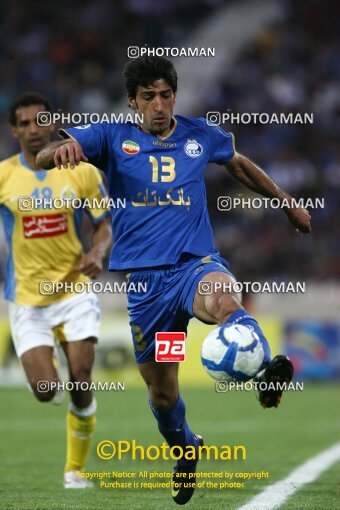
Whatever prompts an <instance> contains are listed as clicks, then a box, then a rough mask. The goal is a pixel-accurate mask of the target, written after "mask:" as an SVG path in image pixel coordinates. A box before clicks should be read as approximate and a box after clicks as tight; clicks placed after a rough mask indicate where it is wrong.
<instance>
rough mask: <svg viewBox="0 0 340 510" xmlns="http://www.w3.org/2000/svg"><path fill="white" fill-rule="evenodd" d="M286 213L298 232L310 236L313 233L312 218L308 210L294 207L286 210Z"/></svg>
mask: <svg viewBox="0 0 340 510" xmlns="http://www.w3.org/2000/svg"><path fill="white" fill-rule="evenodd" d="M285 212H286V214H287V216H288V219H289V221H290V223H291V224H292V225H293V227H295V228H296V230H297V231H298V232H301V233H302V234H309V233H310V232H311V231H312V227H311V219H312V218H311V215H310V214H309V212H308V211H307V209H303V208H302V207H292V208H288V209H286V211H285Z"/></svg>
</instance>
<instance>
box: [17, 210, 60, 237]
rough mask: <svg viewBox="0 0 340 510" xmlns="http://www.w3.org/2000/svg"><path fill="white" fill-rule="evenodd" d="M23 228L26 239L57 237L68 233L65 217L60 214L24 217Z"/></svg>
mask: <svg viewBox="0 0 340 510" xmlns="http://www.w3.org/2000/svg"><path fill="white" fill-rule="evenodd" d="M23 227H24V236H25V237H26V238H27V239H34V238H36V237H53V236H59V235H61V234H65V233H66V232H67V231H68V222H67V215H66V214H63V213H61V214H43V215H41V216H24V217H23Z"/></svg>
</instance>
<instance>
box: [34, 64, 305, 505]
mask: <svg viewBox="0 0 340 510" xmlns="http://www.w3.org/2000/svg"><path fill="white" fill-rule="evenodd" d="M124 77H125V79H126V86H127V95H128V100H129V104H130V106H131V107H132V108H134V109H135V110H136V111H137V113H138V114H140V115H142V116H143V123H142V124H140V125H136V124H133V123H127V124H123V123H122V124H119V123H114V124H109V123H102V124H94V125H85V126H81V127H77V128H70V129H66V130H62V131H61V135H62V136H63V137H64V140H63V141H59V142H54V143H53V144H51V145H50V146H48V147H47V148H45V149H44V150H42V151H41V152H40V153H39V155H38V157H37V162H38V165H39V166H40V167H41V168H51V167H54V166H55V165H56V166H58V167H59V168H61V167H64V168H67V167H68V164H69V165H70V167H71V168H74V167H75V165H78V164H79V162H80V161H89V162H91V163H92V164H94V165H95V166H97V167H98V168H101V169H102V170H104V172H105V173H106V174H107V177H108V182H109V194H110V196H111V197H113V199H115V200H116V199H117V198H124V199H126V208H125V209H114V210H113V211H112V228H113V237H114V240H115V244H114V248H113V250H112V253H111V257H110V266H109V269H110V270H112V271H117V270H125V271H126V272H127V273H128V274H129V276H128V278H129V280H130V281H131V282H134V283H138V282H143V283H147V292H146V293H140V294H139V293H132V292H131V293H129V295H128V310H129V316H130V325H131V331H132V336H133V341H134V346H135V353H136V359H137V363H138V367H139V370H140V373H141V375H142V377H143V379H144V380H145V382H146V384H147V386H148V389H149V401H150V407H151V410H152V412H153V414H154V416H155V418H156V420H157V422H158V428H159V430H160V432H161V433H162V434H163V436H164V438H165V439H166V441H167V442H168V444H169V445H170V446H175V445H177V446H181V447H182V448H183V449H185V447H186V446H188V445H190V446H194V447H198V446H200V445H201V444H203V441H202V438H201V437H200V436H198V435H196V434H194V433H193V432H192V431H191V429H190V427H189V425H188V423H187V421H186V419H185V405H184V402H183V400H182V398H181V396H180V393H179V388H178V363H157V362H156V361H155V334H156V332H159V331H186V330H187V325H188V322H189V320H190V318H192V317H194V316H195V317H197V318H198V319H199V320H201V321H202V322H205V323H209V324H221V325H222V324H228V325H229V324H236V323H239V324H242V325H245V326H251V327H252V328H253V329H254V330H255V331H256V333H257V334H258V335H259V337H260V338H261V341H262V343H263V346H264V350H265V360H264V363H263V366H262V367H261V378H262V379H263V380H265V381H267V382H269V381H273V380H276V381H290V380H291V377H292V374H293V368H292V364H291V362H290V361H289V360H288V358H286V357H285V356H276V357H275V358H274V359H273V360H271V358H270V350H269V346H268V343H267V340H266V338H265V337H264V334H263V332H262V330H261V328H260V326H259V325H258V323H257V322H256V320H255V319H254V318H253V317H251V316H250V315H249V314H248V313H247V312H246V310H245V309H244V308H243V307H242V305H241V302H240V299H239V297H238V296H237V295H235V294H233V293H232V292H229V293H226V292H223V291H222V290H221V291H219V292H215V293H212V294H210V295H201V294H200V293H199V292H198V284H199V282H200V281H205V280H208V281H211V282H226V283H232V282H233V281H234V277H233V275H232V273H231V272H230V271H229V265H228V263H227V262H226V261H225V260H224V259H223V258H221V257H220V255H219V253H218V252H217V251H216V249H215V247H214V240H213V233H212V229H211V226H210V221H209V216H208V212H207V203H206V190H205V184H204V177H203V174H204V169H205V167H206V165H207V164H208V163H211V162H213V163H217V164H220V165H224V166H225V167H226V168H227V170H228V171H229V172H230V173H231V175H232V176H233V177H235V178H236V179H237V180H238V181H240V182H241V183H243V184H244V185H245V186H247V187H248V188H250V189H251V190H254V191H256V192H258V193H260V194H262V195H263V196H265V197H272V198H278V199H279V200H283V199H285V200H288V201H289V200H290V197H289V196H288V195H287V193H285V192H284V191H282V190H281V189H280V188H279V187H278V186H277V185H276V184H275V183H274V182H273V181H272V180H271V179H270V178H269V177H268V176H267V175H266V174H265V172H264V171H263V170H261V169H260V168H259V167H258V166H257V165H255V164H254V163H253V162H251V161H250V160H249V159H248V158H246V157H245V156H243V155H241V154H240V153H238V152H237V151H236V149H235V145H234V137H233V135H232V134H231V133H225V132H224V131H222V130H221V129H220V128H219V127H217V126H208V125H207V124H206V122H205V120H204V119H202V118H191V117H182V116H180V115H174V114H173V110H174V105H175V101H176V92H177V74H176V71H175V69H174V67H173V65H172V63H171V62H170V61H168V60H167V59H165V58H161V57H141V58H138V59H135V60H133V61H131V62H129V63H128V64H127V65H126V67H125V70H124ZM284 212H285V213H286V215H287V216H288V219H289V221H290V223H291V224H292V225H293V226H294V227H295V228H296V229H297V230H299V231H300V232H302V233H308V232H310V229H311V227H310V216H309V214H308V212H307V211H306V210H304V209H301V208H285V209H284ZM281 393H282V392H279V391H274V390H268V391H263V392H261V393H260V395H259V398H260V402H261V404H262V405H263V406H264V407H274V406H275V407H277V406H278V404H279V402H280V397H281ZM196 464H197V460H195V461H187V460H185V459H181V460H179V461H178V462H177V465H176V467H175V473H174V477H173V482H174V483H173V490H172V495H173V498H174V501H175V502H176V503H178V504H185V503H186V502H187V501H189V499H190V498H191V496H192V494H193V491H194V488H195V484H194V483H190V484H188V483H186V484H184V483H183V480H184V481H186V480H185V474H186V476H188V473H191V479H190V482H194V481H195V478H194V473H195V471H196ZM183 475H184V476H183Z"/></svg>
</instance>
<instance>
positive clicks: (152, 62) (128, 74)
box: [123, 56, 177, 99]
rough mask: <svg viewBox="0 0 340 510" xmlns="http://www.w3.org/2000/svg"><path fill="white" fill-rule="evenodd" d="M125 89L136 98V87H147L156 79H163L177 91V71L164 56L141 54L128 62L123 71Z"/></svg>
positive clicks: (174, 91)
mask: <svg viewBox="0 0 340 510" xmlns="http://www.w3.org/2000/svg"><path fill="white" fill-rule="evenodd" d="M123 76H124V78H125V82H126V90H127V93H128V95H129V96H130V97H132V98H133V99H135V98H136V93H137V87H138V85H141V86H142V87H148V86H149V85H151V84H152V83H153V82H154V81H156V80H161V79H163V80H164V81H166V83H168V84H169V85H170V87H171V88H172V91H173V93H174V94H175V93H176V91H177V72H176V69H175V68H174V66H173V65H172V63H171V62H170V60H168V59H166V58H164V57H156V56H155V57H149V56H143V57H139V58H136V59H134V60H131V61H130V62H128V63H127V64H126V65H125V67H124V71H123Z"/></svg>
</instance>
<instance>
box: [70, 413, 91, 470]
mask: <svg viewBox="0 0 340 510" xmlns="http://www.w3.org/2000/svg"><path fill="white" fill-rule="evenodd" d="M66 424H67V453H66V465H65V472H67V471H81V470H82V469H83V468H84V466H85V462H86V460H87V457H88V454H89V450H90V446H91V442H92V436H93V431H94V428H95V425H96V415H95V414H91V416H85V417H80V416H76V415H75V414H73V413H72V412H71V411H68V413H67V418H66Z"/></svg>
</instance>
